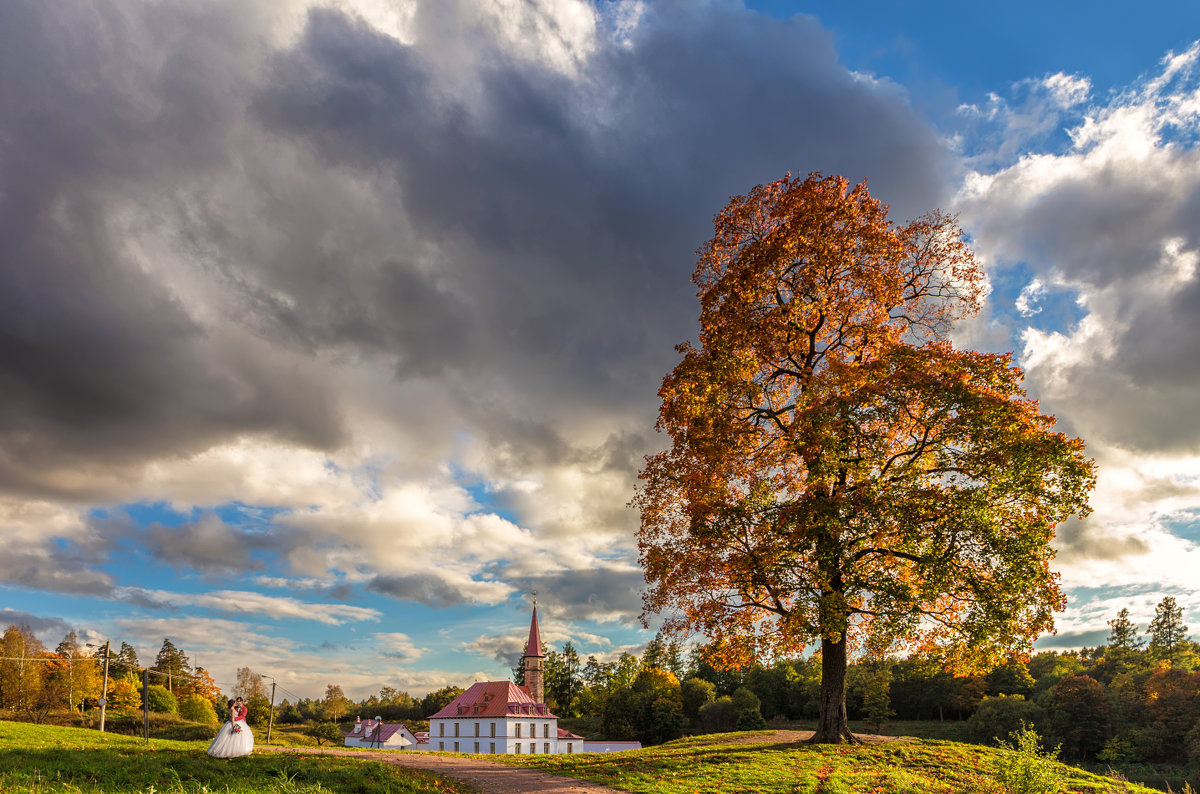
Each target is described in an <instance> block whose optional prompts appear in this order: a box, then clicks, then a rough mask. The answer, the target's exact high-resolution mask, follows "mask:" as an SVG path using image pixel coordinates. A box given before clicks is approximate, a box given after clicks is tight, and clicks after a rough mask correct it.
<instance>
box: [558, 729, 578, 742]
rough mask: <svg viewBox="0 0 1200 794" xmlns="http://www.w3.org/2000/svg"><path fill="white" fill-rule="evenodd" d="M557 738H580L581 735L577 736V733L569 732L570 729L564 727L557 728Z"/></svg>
mask: <svg viewBox="0 0 1200 794" xmlns="http://www.w3.org/2000/svg"><path fill="white" fill-rule="evenodd" d="M558 738H560V739H582V738H583V737H582V736H579V735H578V734H574V733H571V732H570V731H568V730H566V729H565V728H559V729H558Z"/></svg>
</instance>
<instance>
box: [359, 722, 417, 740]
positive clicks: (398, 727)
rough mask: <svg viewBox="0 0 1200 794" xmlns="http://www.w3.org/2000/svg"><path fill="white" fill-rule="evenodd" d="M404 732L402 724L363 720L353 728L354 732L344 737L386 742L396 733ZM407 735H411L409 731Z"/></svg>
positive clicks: (404, 728)
mask: <svg viewBox="0 0 1200 794" xmlns="http://www.w3.org/2000/svg"><path fill="white" fill-rule="evenodd" d="M406 730H408V729H407V728H406V727H404V723H403V722H375V720H363V721H362V722H359V723H358V724H356V725H355V726H354V730H352V731H350V733H347V734H345V735H346V736H357V737H359V738H361V739H369V740H371V741H378V742H386V741H387V740H388V739H390V738H392V737H393V736H395V735H396V734H397V733H398V732H400V731H406ZM409 733H411V731H409Z"/></svg>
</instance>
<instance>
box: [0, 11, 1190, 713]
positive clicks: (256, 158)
mask: <svg viewBox="0 0 1200 794" xmlns="http://www.w3.org/2000/svg"><path fill="white" fill-rule="evenodd" d="M966 6H970V7H966ZM1127 8H1128V7H1127V5H1126V4H1117V3H1115V2H1109V3H1095V2H1090V3H1082V2H1064V3H1044V2H1042V3H1032V2H1015V3H1009V4H1004V5H1003V6H996V5H995V4H992V5H990V6H989V5H988V4H961V3H952V2H948V1H946V0H939V1H938V2H921V3H917V2H912V1H904V2H902V1H900V0H896V2H863V3H856V4H845V3H835V2H827V1H826V0H820V1H818V2H794V3H785V2H767V0H762V1H761V2H746V3H742V2H736V1H735V0H707V1H700V0H697V1H695V2H676V1H675V0H662V2H654V1H653V0H645V1H639V0H598V1H597V2H595V3H591V2H587V1H586V0H436V1H435V0H212V2H208V3H203V4H196V3H192V2H187V1H186V0H155V1H154V2H145V0H91V1H90V2H87V1H85V0H70V1H69V2H62V3H45V2H43V1H42V0H8V2H5V3H3V4H0V395H2V398H0V550H2V551H0V623H2V624H4V625H7V624H9V623H26V624H28V625H29V626H30V627H31V628H33V629H34V631H35V632H36V633H37V635H38V636H39V638H41V639H42V641H43V642H45V643H46V644H47V645H48V646H49V647H51V648H53V647H54V646H55V645H57V644H58V642H59V641H60V640H61V639H62V638H63V636H64V635H65V634H66V632H68V631H71V630H74V631H76V632H78V633H79V635H80V636H81V637H82V638H83V639H85V640H87V641H89V642H93V643H103V642H104V641H105V640H111V641H113V642H114V643H116V644H119V643H121V642H128V643H130V644H131V645H133V646H134V648H135V649H137V651H138V653H139V656H140V657H141V659H142V661H143V663H149V662H152V661H153V658H154V655H155V653H156V652H157V650H158V649H159V647H160V646H161V645H162V641H163V639H164V638H170V639H171V641H172V642H173V643H174V644H175V645H176V646H177V647H179V648H181V649H183V650H184V652H185V653H186V654H188V656H189V657H190V659H191V661H192V663H193V664H194V665H200V666H203V667H205V668H206V669H208V670H209V671H211V672H212V674H213V675H214V677H215V678H216V680H217V681H218V683H221V684H222V685H223V686H225V688H226V689H231V688H232V685H233V682H234V681H235V676H236V670H237V669H238V668H240V667H250V668H251V669H253V670H254V671H255V672H258V673H261V674H264V675H268V676H270V677H271V678H272V679H273V680H275V681H276V682H277V683H278V684H279V686H280V687H282V691H283V693H284V694H283V696H289V697H291V698H292V699H295V698H296V697H320V696H322V695H323V693H324V691H325V687H326V685H328V684H338V685H340V686H342V687H343V689H344V690H345V692H346V693H347V694H348V695H349V696H351V697H353V698H356V699H357V698H362V697H366V696H368V695H370V694H372V693H376V692H378V691H379V690H380V688H381V687H382V686H393V687H397V688H399V689H403V690H406V691H408V692H410V693H412V694H414V695H420V694H423V693H425V692H427V691H430V690H432V689H437V688H440V687H442V686H445V685H448V684H456V685H460V686H461V685H467V684H469V683H471V682H472V681H475V680H492V679H497V678H502V677H506V676H507V675H508V674H509V667H510V666H511V665H512V663H513V662H514V661H515V658H516V657H517V656H519V654H520V652H521V648H522V645H523V642H524V639H525V637H526V636H527V631H528V625H529V624H528V620H529V610H530V605H531V595H530V594H531V593H532V592H534V591H536V592H537V603H538V609H539V614H540V616H541V619H542V637H543V639H544V640H545V641H546V642H547V643H548V644H550V645H552V646H554V647H561V645H562V644H563V643H564V642H566V641H568V640H570V641H571V642H572V643H573V644H574V645H575V646H576V648H578V649H579V650H580V652H581V654H582V655H583V656H584V657H586V656H587V655H595V656H596V657H597V658H599V659H605V660H606V659H612V658H615V657H616V656H618V655H619V654H620V653H621V652H623V651H630V652H634V653H638V652H640V651H641V649H642V648H643V647H644V645H645V643H646V642H647V641H648V640H649V639H650V638H651V637H652V636H653V633H654V626H653V620H652V621H651V627H650V628H649V629H646V628H643V627H642V625H641V623H640V622H639V615H640V612H641V597H640V593H641V589H642V587H643V584H644V583H643V579H642V575H641V571H640V568H639V567H638V564H637V546H636V537H635V536H636V530H637V524H638V517H637V515H636V513H635V511H633V510H631V509H630V508H629V507H628V506H627V505H628V502H629V500H630V498H631V497H632V495H633V488H634V485H635V483H636V477H637V473H638V471H639V469H640V468H641V465H642V462H643V458H644V456H645V455H646V454H648V453H650V452H653V451H655V450H657V449H659V448H661V447H662V446H663V445H664V444H665V439H664V438H663V437H661V436H659V435H658V434H656V433H655V431H654V421H655V417H656V414H657V409H658V399H657V395H656V391H657V388H658V385H659V383H660V381H661V379H662V377H663V376H664V375H665V374H666V373H667V372H669V371H670V369H671V368H672V367H673V366H674V365H675V363H676V361H677V360H678V354H677V353H676V352H675V349H674V347H675V345H676V344H678V343H680V342H683V341H685V340H687V339H689V338H691V337H692V336H693V335H694V334H695V332H696V329H697V318H698V316H699V306H698V304H697V301H696V298H695V288H694V287H693V285H692V284H691V283H690V280H689V279H690V275H691V271H692V268H693V266H694V264H695V251H696V250H697V249H698V248H699V247H700V246H701V245H702V244H703V243H704V241H705V240H706V239H707V238H708V237H709V236H710V235H711V228H712V227H711V222H712V217H713V215H714V214H715V213H716V212H717V211H719V210H720V209H721V208H722V207H723V206H724V205H725V203H726V202H727V200H728V199H729V197H730V196H731V195H735V194H740V193H744V192H746V191H748V190H749V189H750V188H752V187H753V186H754V185H756V184H760V183H763V182H768V181H771V180H774V179H777V178H779V177H781V176H783V175H784V174H785V173H787V172H792V173H797V174H805V173H809V172H814V171H819V172H823V173H836V174H842V175H844V176H846V177H847V178H849V179H850V180H852V181H854V182H857V181H861V180H863V179H866V180H868V181H869V185H870V189H871V192H872V195H874V196H876V197H877V198H880V199H882V200H883V201H885V202H887V203H888V204H889V205H890V207H891V210H892V217H893V219H895V220H897V221H904V220H907V219H910V218H914V217H916V216H918V215H921V214H923V213H924V212H926V211H928V210H930V209H932V208H935V207H940V208H942V209H945V210H948V211H951V212H956V213H958V214H959V219H960V222H961V223H962V225H963V227H964V228H965V229H966V231H967V232H968V233H969V235H970V236H971V239H972V242H973V245H974V248H975V251H976V254H977V257H978V260H979V262H980V263H981V264H982V266H983V267H984V269H985V270H986V271H987V273H988V278H989V284H990V290H991V291H990V294H989V297H988V300H987V304H986V306H985V309H984V311H983V312H982V313H981V315H980V316H979V317H977V318H975V319H974V320H973V321H971V322H970V323H968V324H966V325H964V326H962V327H961V328H960V329H959V330H958V331H957V332H956V338H955V341H956V342H957V343H959V344H961V345H964V346H967V347H972V348H976V349H982V350H992V351H1009V350H1011V351H1013V352H1014V354H1015V356H1016V359H1017V361H1018V362H1019V363H1020V364H1021V365H1022V366H1023V367H1024V368H1025V370H1026V379H1025V384H1026V387H1027V389H1028V391H1029V393H1030V394H1031V395H1032V396H1034V397H1036V398H1037V399H1039V400H1040V401H1041V405H1042V408H1043V410H1044V411H1046V412H1048V413H1051V414H1054V415H1055V416H1056V417H1057V418H1058V420H1059V427H1060V428H1061V429H1063V430H1065V431H1066V432H1068V433H1070V434H1072V435H1075V436H1078V437H1081V438H1083V439H1084V440H1085V441H1086V443H1087V446H1088V451H1089V454H1091V455H1092V456H1094V457H1095V459H1096V461H1097V463H1098V465H1099V482H1098V485H1097V488H1096V491H1095V492H1094V494H1093V497H1092V504H1093V507H1094V512H1093V514H1092V515H1091V516H1089V517H1088V518H1086V519H1085V520H1083V521H1072V522H1070V523H1068V524H1066V525H1064V526H1062V527H1060V533H1059V536H1058V538H1057V539H1056V542H1055V543H1056V548H1057V551H1058V555H1057V558H1056V560H1055V563H1054V567H1055V569H1056V570H1058V571H1059V572H1060V573H1061V576H1062V582H1063V585H1064V587H1065V589H1066V591H1067V593H1068V597H1069V605H1068V607H1067V609H1066V611H1065V612H1063V613H1062V614H1060V615H1059V616H1058V620H1057V623H1058V629H1059V631H1058V634H1057V635H1056V636H1053V637H1046V638H1043V639H1042V640H1040V641H1039V644H1038V647H1040V648H1070V647H1079V646H1081V645H1095V644H1097V643H1100V642H1103V641H1104V639H1105V637H1106V636H1107V626H1106V621H1107V620H1110V619H1111V618H1112V617H1114V616H1115V614H1116V613H1117V612H1118V611H1119V610H1120V609H1121V608H1123V607H1128V608H1129V610H1130V612H1131V616H1132V617H1133V619H1134V620H1135V621H1137V622H1138V623H1139V624H1140V626H1141V629H1142V630H1143V631H1145V629H1146V624H1147V623H1148V621H1149V619H1150V618H1151V617H1152V616H1153V614H1154V605H1155V604H1156V603H1158V602H1159V601H1160V600H1161V599H1162V597H1163V596H1166V595H1171V596H1174V597H1175V598H1176V599H1177V600H1178V602H1179V603H1180V605H1181V606H1183V607H1184V610H1185V622H1188V623H1189V625H1191V626H1193V627H1194V628H1195V629H1196V631H1197V633H1200V577H1197V576H1196V572H1197V571H1200V547H1198V545H1197V544H1198V543H1200V415H1198V413H1197V410H1196V404H1197V400H1196V394H1197V393H1198V388H1197V387H1200V344H1197V342H1198V340H1200V312H1198V311H1197V310H1198V308H1200V276H1198V274H1197V261H1198V259H1200V153H1198V151H1197V139H1198V132H1200V64H1198V61H1200V44H1197V42H1196V38H1198V37H1200V6H1197V5H1196V4H1192V3H1185V2H1149V3H1146V4H1143V5H1142V6H1140V7H1139V13H1138V14H1137V15H1135V16H1133V17H1130V16H1129V15H1128V12H1127Z"/></svg>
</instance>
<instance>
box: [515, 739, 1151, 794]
mask: <svg viewBox="0 0 1200 794" xmlns="http://www.w3.org/2000/svg"><path fill="white" fill-rule="evenodd" d="M737 736H738V734H722V735H720V736H697V737H692V738H689V739H681V740H679V741H675V742H670V743H668V744H664V745H661V746H658V747H651V748H648V749H645V750H640V751H635V752H624V753H612V754H599V753H589V754H583V755H554V756H504V757H502V759H501V760H503V761H504V762H505V763H508V764H513V765H520V766H527V767H533V768H536V769H542V770H545V771H547V772H554V773H557V774H562V775H568V776H570V777H578V778H583V779H585V780H593V781H596V782H598V783H605V784H608V785H611V786H616V787H619V788H627V789H630V790H633V791H639V792H647V793H648V794H684V793H685V792H686V793H687V794H695V793H696V792H704V793H705V794H738V793H740V792H781V793H784V792H786V794H843V793H845V794H850V793H851V792H854V793H855V794H857V793H858V792H869V793H870V794H910V793H911V792H923V794H960V793H961V794H985V793H986V794H993V793H994V794H1000V792H1002V791H1003V789H1001V788H1000V787H998V786H997V785H996V783H995V782H994V772H995V769H996V766H997V764H999V763H1003V762H1004V761H1005V760H1007V759H1010V758H1012V754H1011V753H1009V752H1008V751H1005V750H1000V749H997V748H990V747H980V746H977V745H969V744H959V743H956V742H946V741H939V740H933V739H912V740H906V741H900V742H891V743H888V744H883V745H860V746H808V745H802V744H772V743H771V742H770V741H767V742H764V743H755V744H736V743H733V744H731V743H729V741H730V739H734V738H736V737H737ZM1054 768H1055V771H1056V773H1057V777H1058V779H1059V781H1060V783H1061V786H1062V788H1061V791H1063V792H1095V793H1097V794H1099V792H1130V794H1134V793H1136V794H1151V793H1152V792H1154V791H1155V790H1154V789H1150V788H1146V787H1143V786H1139V785H1134V784H1126V783H1123V782H1120V781H1117V780H1115V779H1113V778H1107V777H1101V776H1098V775H1093V774H1091V773H1089V772H1085V771H1083V770H1081V769H1076V768H1074V767H1070V766H1065V765H1062V764H1056V765H1055V767H1054Z"/></svg>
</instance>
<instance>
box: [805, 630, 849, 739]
mask: <svg viewBox="0 0 1200 794" xmlns="http://www.w3.org/2000/svg"><path fill="white" fill-rule="evenodd" d="M809 741H811V742H812V743H813V744H857V743H858V739H856V738H855V737H854V734H852V733H850V720H849V718H848V717H847V716H846V638H845V636H844V635H843V637H842V639H841V640H839V641H838V642H832V641H830V640H828V639H824V638H822V640H821V710H820V713H819V714H818V716H817V730H816V733H814V734H813V737H812V739H810V740H809Z"/></svg>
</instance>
